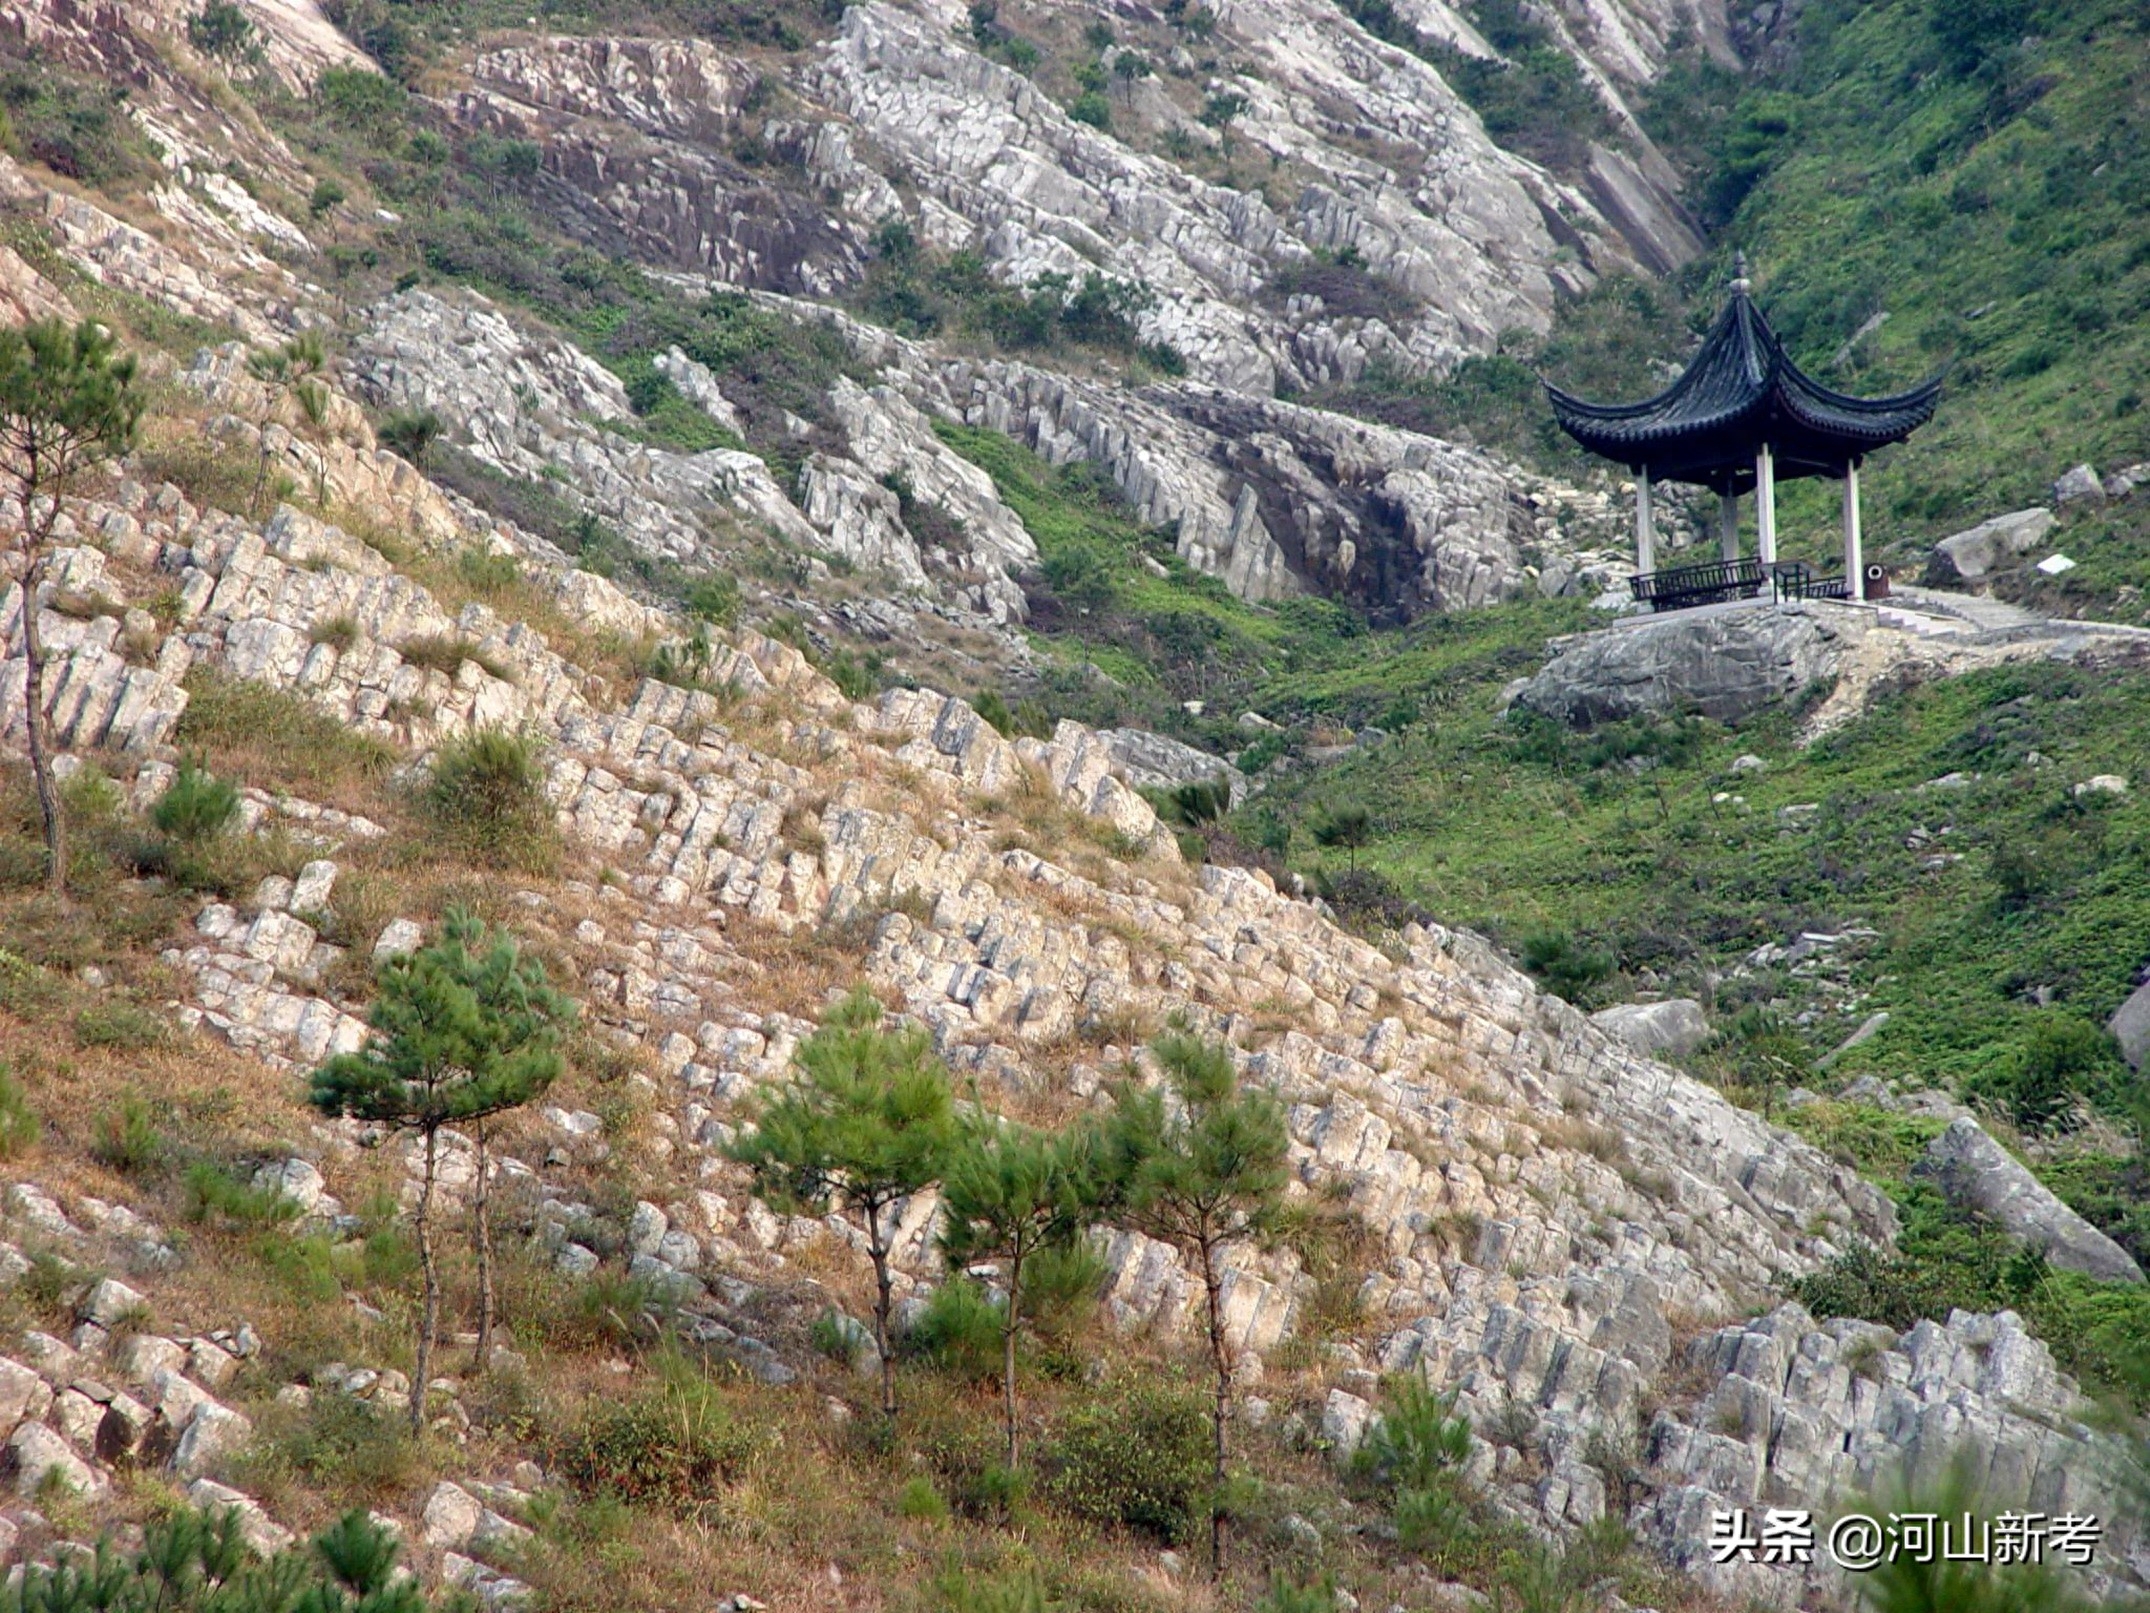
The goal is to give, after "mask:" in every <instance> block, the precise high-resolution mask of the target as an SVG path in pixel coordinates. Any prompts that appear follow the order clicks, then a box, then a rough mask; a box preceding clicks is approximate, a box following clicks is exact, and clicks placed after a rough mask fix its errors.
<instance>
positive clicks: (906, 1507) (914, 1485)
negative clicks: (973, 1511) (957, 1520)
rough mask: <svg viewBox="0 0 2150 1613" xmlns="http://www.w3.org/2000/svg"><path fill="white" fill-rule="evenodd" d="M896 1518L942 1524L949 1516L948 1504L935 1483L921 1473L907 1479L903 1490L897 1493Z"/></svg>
mask: <svg viewBox="0 0 2150 1613" xmlns="http://www.w3.org/2000/svg"><path fill="white" fill-rule="evenodd" d="M896 1516H897V1517H899V1518H914V1519H916V1520H918V1521H919V1522H921V1523H940V1522H942V1521H944V1520H945V1519H946V1518H947V1516H948V1503H947V1501H946V1500H944V1499H943V1498H942V1496H941V1492H940V1491H938V1490H936V1489H935V1488H934V1487H933V1481H932V1480H931V1479H929V1478H927V1477H926V1476H925V1475H924V1474H923V1473H920V1474H916V1475H914V1476H912V1477H911V1478H909V1479H906V1480H905V1481H904V1485H903V1488H902V1489H900V1490H898V1491H897V1492H896Z"/></svg>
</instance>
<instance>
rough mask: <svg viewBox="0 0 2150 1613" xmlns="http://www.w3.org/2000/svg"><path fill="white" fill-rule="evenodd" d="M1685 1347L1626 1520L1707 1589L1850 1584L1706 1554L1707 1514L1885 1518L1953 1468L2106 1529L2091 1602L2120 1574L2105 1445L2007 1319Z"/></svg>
mask: <svg viewBox="0 0 2150 1613" xmlns="http://www.w3.org/2000/svg"><path fill="white" fill-rule="evenodd" d="M1687 1354H1688V1364H1689V1367H1690V1369H1691V1370H1692V1371H1694V1372H1696V1373H1698V1374H1699V1375H1701V1376H1702V1378H1703V1380H1704V1383H1703V1387H1702V1389H1701V1391H1700V1392H1699V1394H1698V1395H1697V1396H1696V1398H1695V1399H1694V1400H1693V1401H1692V1402H1690V1403H1686V1404H1681V1405H1676V1406H1671V1407H1667V1408H1666V1409H1664V1410H1662V1411H1660V1412H1658V1413H1657V1415H1656V1417H1655V1418H1654V1419H1653V1421H1652V1422H1651V1424H1650V1426H1649V1427H1648V1429H1647V1431H1646V1433H1645V1436H1644V1440H1643V1444H1642V1450H1641V1455H1642V1457H1643V1460H1644V1463H1645V1471H1646V1472H1647V1473H1648V1474H1649V1475H1650V1477H1651V1479H1652V1480H1653V1481H1654V1482H1656V1483H1658V1484H1660V1485H1661V1486H1663V1487H1662V1488H1661V1489H1660V1490H1659V1492H1658V1494H1657V1495H1655V1496H1654V1497H1652V1498H1651V1499H1650V1500H1649V1501H1647V1502H1644V1503H1642V1504H1640V1505H1639V1506H1638V1507H1637V1508H1636V1510H1635V1513H1634V1514H1633V1517H1632V1519H1631V1521H1632V1523H1633V1524H1634V1526H1635V1527H1636V1531H1637V1533H1638V1534H1639V1535H1640V1536H1641V1537H1642V1538H1644V1539H1647V1540H1651V1541H1653V1542H1655V1543H1656V1544H1657V1545H1658V1547H1659V1548H1660V1549H1661V1550H1662V1551H1663V1552H1664V1553H1665V1554H1666V1555H1667V1556H1668V1557H1670V1558H1671V1560H1672V1561H1673V1562H1675V1563H1677V1564H1679V1565H1680V1566H1681V1567H1683V1568H1685V1569H1686V1570H1687V1571H1688V1572H1690V1573H1692V1574H1694V1575H1696V1576H1697V1577H1698V1578H1699V1579H1701V1580H1702V1582H1703V1583H1704V1585H1705V1586H1707V1587H1708V1588H1709V1589H1711V1590H1713V1591H1715V1592H1716V1593H1717V1594H1719V1595H1722V1596H1725V1597H1728V1598H1730V1599H1733V1600H1735V1601H1737V1602H1740V1603H1742V1604H1745V1603H1746V1602H1747V1601H1748V1600H1749V1599H1753V1600H1754V1601H1757V1602H1759V1603H1761V1604H1762V1605H1765V1606H1771V1607H1778V1608H1787V1609H1788V1608H1792V1607H1802V1608H1804V1607H1814V1606H1839V1605H1843V1604H1845V1603H1846V1602H1847V1601H1848V1600H1849V1591H1850V1587H1849V1585H1848V1584H1847V1583H1846V1582H1845V1581H1844V1579H1843V1578H1842V1577H1841V1576H1837V1575H1835V1574H1834V1572H1833V1571H1831V1570H1828V1569H1825V1568H1823V1567H1820V1566H1816V1567H1810V1568H1804V1569H1803V1568H1799V1567H1795V1566H1783V1565H1779V1566H1767V1565H1763V1564H1760V1563H1744V1562H1738V1561H1734V1562H1731V1563H1726V1564H1718V1563H1715V1562H1713V1561H1712V1556H1711V1552H1710V1550H1709V1546H1708V1542H1709V1522H1710V1515H1711V1513H1712V1512H1713V1511H1730V1510H1732V1509H1734V1508H1739V1509H1744V1510H1746V1511H1747V1512H1748V1513H1749V1515H1750V1517H1752V1516H1754V1515H1755V1514H1756V1513H1757V1512H1758V1511H1759V1510H1761V1509H1765V1508H1768V1507H1771V1506H1780V1505H1785V1504H1787V1500H1788V1498H1790V1497H1797V1498H1798V1499H1797V1501H1796V1503H1792V1504H1796V1505H1798V1506H1801V1507H1811V1508H1814V1509H1816V1510H1821V1509H1823V1508H1826V1507H1827V1505H1828V1504H1829V1502H1830V1501H1831V1500H1834V1501H1836V1502H1838V1503H1840V1504H1841V1503H1849V1502H1852V1501H1854V1500H1856V1499H1861V1498H1872V1499H1871V1500H1869V1501H1868V1504H1867V1505H1866V1506H1865V1507H1864V1508H1863V1509H1862V1510H1867V1511H1869V1512H1871V1511H1873V1510H1874V1508H1875V1505H1876V1504H1877V1503H1878V1505H1879V1507H1880V1509H1881V1510H1882V1511H1883V1512H1886V1511H1887V1510H1888V1508H1889V1506H1890V1505H1891V1504H1892V1502H1894V1504H1899V1505H1901V1504H1902V1501H1903V1498H1905V1497H1908V1496H1912V1495H1917V1494H1918V1493H1920V1492H1921V1491H1927V1492H1929V1493H1930V1491H1931V1489H1932V1488H1933V1487H1935V1486H1938V1485H1940V1484H1942V1483H1944V1482H1945V1481H1947V1480H1948V1479H1949V1478H1950V1476H1951V1475H1952V1473H1953V1472H1955V1471H1957V1470H1958V1468H1959V1464H1960V1466H1961V1468H1962V1470H1964V1471H1965V1472H1966V1474H1967V1476H1968V1478H1969V1479H1970V1481H1971V1482H1972V1484H1973V1485H1974V1486H1975V1488H1976V1490H1977V1492H1978V1494H1979V1497H1980V1500H1981V1503H1982V1504H1983V1505H1984V1506H1986V1507H1989V1508H1991V1509H1993V1510H1994V1511H1996V1512H1999V1511H2036V1512H2041V1513H2044V1514H2045V1515H2046V1516H2047V1517H2058V1516H2061V1515H2063V1514H2068V1513H2078V1514H2081V1513H2088V1514H2092V1515H2095V1516H2099V1517H2102V1518H2105V1519H2107V1520H2108V1524H2107V1530H2106V1534H2105V1538H2104V1539H2103V1540H2102V1541H2101V1542H2100V1543H2099V1545H2098V1549H2097V1563H2098V1567H2097V1569H2096V1571H2095V1572H2094V1573H2093V1574H2092V1575H2091V1576H2090V1579H2091V1585H2090V1589H2091V1590H2092V1592H2093V1594H2094V1595H2104V1594H2109V1593H2111V1592H2114V1591H2117V1590H2118V1589H2119V1587H2120V1586H2122V1585H2125V1584H2128V1583H2131V1582H2132V1581H2133V1579H2134V1578H2135V1576H2136V1571H2135V1570H2133V1569H2131V1568H2130V1567H2129V1566H2128V1565H2129V1561H2130V1558H2131V1556H2132V1555H2133V1554H2135V1553H2136V1552H2138V1551H2139V1550H2140V1549H2141V1547H2140V1537H2139V1535H2138V1533H2137V1531H2136V1530H2135V1528H2134V1527H2132V1526H2131V1525H2130V1524H2128V1523H2127V1522H2125V1521H2123V1520H2122V1519H2121V1518H2120V1515H2119V1514H2120V1512H2122V1511H2124V1510H2125V1509H2124V1508H2120V1509H2117V1510H2116V1505H2115V1502H2116V1497H2115V1495H2114V1493H2113V1491H2112V1488H2111V1487H2112V1484H2113V1475H2114V1473H2115V1469H2114V1468H2113V1467H2111V1465H2110V1464H2109V1459H2108V1453H2107V1451H2106V1450H2105V1448H2104V1447H2103V1446H2102V1445H2101V1443H2100V1441H2099V1439H2098V1437H2097V1436H2096V1435H2095V1434H2093V1433H2092V1431H2091V1430H2090V1429H2089V1428H2088V1427H2086V1426H2085V1425H2084V1423H2083V1422H2082V1420H2081V1413H2082V1404H2081V1400H2080V1397H2079V1396H2078V1394H2077V1393H2076V1390H2075V1386H2074V1384H2072V1383H2071V1382H2070V1381H2069V1380H2068V1379H2067V1378H2065V1377H2063V1376H2062V1375H2061V1374H2060V1373H2059V1372H2057V1371H2056V1370H2055V1369H2054V1366H2053V1357H2052V1355H2051V1353H2050V1352H2049V1351H2048V1350H2047V1349H2046V1347H2045V1346H2044V1345H2043V1344H2041V1343H2040V1342H2039V1341H2038V1340H2036V1339H2034V1338H2032V1337H2031V1336H2030V1335H2029V1334H2028V1333H2026V1332H2025V1331H2024V1328H2023V1324H2022V1322H2021V1321H2020V1320H2018V1318H2017V1317H2016V1316H2015V1315H2014V1313H2013V1312H2009V1311H2003V1312H2001V1313H2000V1314H1999V1315H1996V1316H1973V1315H1969V1314H1967V1313H1966V1312H1963V1311H1957V1312H1955V1313H1954V1314H1953V1315H1951V1316H1950V1317H1949V1319H1948V1323H1947V1325H1946V1326H1943V1325H1942V1324H1940V1323H1937V1322H1920V1323H1919V1324H1918V1325H1917V1326H1916V1327H1914V1328H1912V1329H1911V1331H1910V1332H1908V1333H1905V1334H1903V1335H1901V1336H1898V1335H1897V1334H1894V1333H1892V1332H1890V1331H1889V1330H1888V1329H1887V1328H1884V1327H1879V1326H1876V1325H1875V1324H1872V1323H1868V1322H1842V1321H1839V1322H1829V1323H1826V1324H1823V1325H1821V1326H1817V1325H1816V1324H1815V1322H1814V1319H1813V1318H1812V1317H1811V1316H1809V1315H1808V1314H1807V1313H1806V1312H1805V1311H1804V1310H1803V1309H1801V1308H1800V1307H1799V1306H1797V1305H1789V1304H1788V1305H1783V1306H1780V1307H1779V1308H1778V1309H1776V1310H1775V1311H1772V1312H1771V1313H1770V1314H1768V1315H1767V1316H1763V1317H1760V1318H1758V1319H1757V1320H1755V1321H1752V1322H1746V1323H1741V1324H1737V1325H1735V1326H1732V1327H1727V1328H1724V1329H1722V1330H1720V1331H1718V1332H1715V1333H1712V1334H1708V1335H1705V1336H1704V1337H1702V1338H1700V1339H1698V1340H1696V1341H1695V1343H1694V1344H1693V1345H1692V1346H1691V1347H1690V1348H1689V1350H1688V1352H1687ZM1554 1471H1555V1474H1556V1475H1557V1474H1558V1473H1559V1471H1560V1463H1559V1460H1558V1458H1555V1461H1554ZM1816 1556H1817V1557H1823V1558H1826V1553H1822V1552H1817V1553H1816Z"/></svg>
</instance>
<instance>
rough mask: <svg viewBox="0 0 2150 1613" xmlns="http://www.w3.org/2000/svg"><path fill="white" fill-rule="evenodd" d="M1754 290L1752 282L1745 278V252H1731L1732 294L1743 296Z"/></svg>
mask: <svg viewBox="0 0 2150 1613" xmlns="http://www.w3.org/2000/svg"><path fill="white" fill-rule="evenodd" d="M1753 290H1754V282H1753V281H1751V280H1749V279H1748V278H1747V254H1746V253H1744V252H1734V253H1733V254H1732V295H1733V296H1735V297H1744V296H1746V295H1748V294H1749V293H1750V292H1752V291H1753Z"/></svg>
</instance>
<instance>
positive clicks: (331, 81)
mask: <svg viewBox="0 0 2150 1613" xmlns="http://www.w3.org/2000/svg"><path fill="white" fill-rule="evenodd" d="M314 94H315V96H316V97H317V98H318V99H319V100H320V102H321V104H322V106H323V107H325V108H326V109H327V111H328V114H329V116H330V117H332V118H334V119H335V120H336V121H337V122H339V123H342V124H346V125H348V126H350V127H352V128H355V129H360V130H367V131H372V132H376V133H383V132H386V131H388V130H389V129H391V128H392V127H393V126H394V125H395V124H396V123H397V122H398V121H399V120H400V119H401V118H402V116H403V103H404V100H405V96H404V93H403V88H402V86H401V85H399V84H397V83H395V82H394V81H393V80H391V79H386V78H383V77H382V76H381V75H380V74H379V73H370V72H367V71H366V70H365V69H364V68H358V67H330V68H325V69H323V70H322V73H321V76H320V77H319V78H317V79H315V80H314Z"/></svg>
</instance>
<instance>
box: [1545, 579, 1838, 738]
mask: <svg viewBox="0 0 2150 1613" xmlns="http://www.w3.org/2000/svg"><path fill="white" fill-rule="evenodd" d="M1865 630H1866V623H1865V621H1864V619H1863V617H1862V615H1861V614H1860V613H1859V612H1858V611H1857V610H1855V609H1852V608H1848V607H1843V606H1835V607H1832V606H1826V605H1817V604H1814V603H1812V602H1806V603H1795V604H1784V605H1771V604H1752V605H1732V606H1709V607H1705V608H1703V609H1699V610H1691V611H1676V612H1673V613H1671V614H1669V615H1664V616H1652V617H1645V618H1641V619H1638V620H1636V621H1633V622H1623V623H1620V624H1618V625H1616V626H1613V627H1608V628H1601V629H1599V630H1598V631H1596V632H1594V633H1583V634H1578V635H1576V636H1575V637H1572V638H1567V639H1558V640H1555V641H1554V651H1555V653H1554V657H1553V659H1552V660H1551V661H1550V662H1548V663H1547V664H1546V665H1545V667H1543V668H1542V669H1541V670H1540V671H1539V672H1538V673H1537V675H1536V676H1534V677H1532V678H1529V679H1527V680H1525V682H1524V684H1523V686H1522V687H1521V688H1520V689H1519V690H1517V692H1516V695H1515V704H1516V705H1518V706H1521V707H1522V708H1523V709H1525V710H1526V711H1535V712H1538V713H1540V714H1542V715H1544V716H1547V717H1551V718H1553V719H1555V720H1556V721H1559V722H1563V723H1566V724H1568V725H1569V726H1570V727H1573V728H1590V727H1594V726H1595V725H1597V724H1599V723H1607V722H1619V721H1622V720H1623V719H1625V718H1629V717H1640V716H1650V715H1671V714H1674V713H1682V712H1699V713H1701V714H1702V715H1703V716H1705V717H1711V718H1715V719H1716V720H1717V721H1718V722H1738V721H1739V720H1740V719H1741V718H1743V717H1751V716H1752V715H1754V713H1756V712H1758V711H1760V710H1762V709H1763V708H1764V707H1767V706H1770V705H1773V704H1774V703H1776V702H1777V701H1780V700H1785V699H1788V698H1790V697H1791V696H1793V695H1795V694H1797V693H1799V691H1800V690H1802V689H1804V688H1806V687H1807V686H1808V685H1809V684H1811V683H1814V682H1817V681H1819V680H1821V679H1823V678H1828V677H1832V676H1834V675H1835V673H1836V671H1837V669H1838V668H1839V667H1840V666H1841V665H1842V664H1843V661H1844V657H1845V655H1846V653H1847V652H1848V651H1849V649H1850V647H1851V645H1852V643H1853V642H1854V641H1855V640H1856V638H1857V637H1858V636H1859V635H1861V634H1862V633H1864V631H1865Z"/></svg>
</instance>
